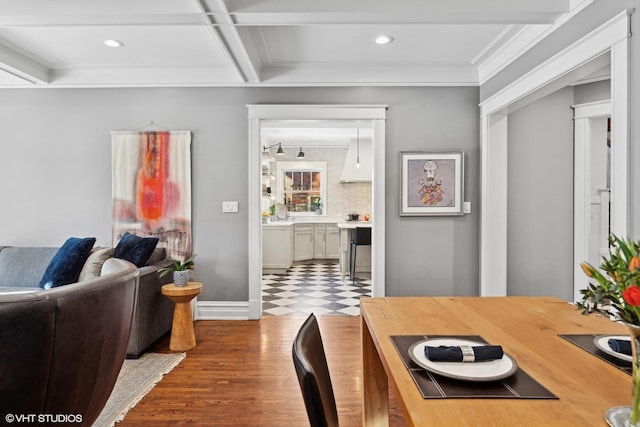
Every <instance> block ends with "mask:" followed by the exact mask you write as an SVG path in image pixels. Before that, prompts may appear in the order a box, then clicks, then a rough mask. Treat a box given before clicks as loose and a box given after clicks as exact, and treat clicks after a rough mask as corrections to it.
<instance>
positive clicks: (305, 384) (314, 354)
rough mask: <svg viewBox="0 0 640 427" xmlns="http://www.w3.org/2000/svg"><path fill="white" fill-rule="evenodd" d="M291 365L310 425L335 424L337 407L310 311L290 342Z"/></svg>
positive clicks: (318, 329)
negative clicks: (296, 375)
mask: <svg viewBox="0 0 640 427" xmlns="http://www.w3.org/2000/svg"><path fill="white" fill-rule="evenodd" d="M293 364H294V365H295V368H296V373H297V374H298V382H299V383H300V389H301V390H302V397H303V399H304V404H305V407H306V408H307V416H308V417H309V422H310V423H311V427H337V426H338V410H337V409H336V401H335V397H334V395H333V387H332V385H331V377H330V376H329V367H328V366H327V359H326V356H325V353H324V346H323V345H322V337H321V336H320V328H319V327H318V321H317V320H316V317H315V316H314V315H313V314H311V315H310V316H309V317H308V318H307V320H305V322H304V323H303V324H302V326H301V327H300V330H299V331H298V334H297V335H296V338H295V340H294V341H293Z"/></svg>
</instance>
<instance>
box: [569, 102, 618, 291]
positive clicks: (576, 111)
mask: <svg viewBox="0 0 640 427" xmlns="http://www.w3.org/2000/svg"><path fill="white" fill-rule="evenodd" d="M609 116H611V101H609V100H606V101H599V102H591V103H588V104H579V105H574V106H573V118H574V122H573V127H574V137H573V140H574V162H573V164H574V170H573V175H574V181H573V298H574V302H575V301H580V300H582V295H581V294H580V290H581V289H585V288H586V287H587V285H588V280H587V276H585V274H584V273H583V272H582V269H581V268H580V263H581V262H583V261H585V260H587V259H589V239H588V237H587V236H588V235H589V233H590V227H591V219H590V216H591V191H590V189H591V142H592V141H591V125H592V122H591V121H592V119H595V118H600V117H609Z"/></svg>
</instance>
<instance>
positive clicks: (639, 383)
mask: <svg viewBox="0 0 640 427" xmlns="http://www.w3.org/2000/svg"><path fill="white" fill-rule="evenodd" d="M625 324H626V325H627V328H628V330H629V337H630V338H631V355H632V357H631V358H632V368H633V369H632V373H631V405H629V406H616V407H614V408H611V409H609V410H608V411H607V414H606V419H607V422H608V423H609V425H610V426H613V427H640V326H636V325H631V324H628V323H625Z"/></svg>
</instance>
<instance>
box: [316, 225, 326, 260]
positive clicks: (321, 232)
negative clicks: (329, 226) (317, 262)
mask: <svg viewBox="0 0 640 427" xmlns="http://www.w3.org/2000/svg"><path fill="white" fill-rule="evenodd" d="M325 234H326V226H325V225H324V224H314V226H313V257H314V258H316V259H324V258H325V257H326V255H325V253H326V249H325V240H326V239H325Z"/></svg>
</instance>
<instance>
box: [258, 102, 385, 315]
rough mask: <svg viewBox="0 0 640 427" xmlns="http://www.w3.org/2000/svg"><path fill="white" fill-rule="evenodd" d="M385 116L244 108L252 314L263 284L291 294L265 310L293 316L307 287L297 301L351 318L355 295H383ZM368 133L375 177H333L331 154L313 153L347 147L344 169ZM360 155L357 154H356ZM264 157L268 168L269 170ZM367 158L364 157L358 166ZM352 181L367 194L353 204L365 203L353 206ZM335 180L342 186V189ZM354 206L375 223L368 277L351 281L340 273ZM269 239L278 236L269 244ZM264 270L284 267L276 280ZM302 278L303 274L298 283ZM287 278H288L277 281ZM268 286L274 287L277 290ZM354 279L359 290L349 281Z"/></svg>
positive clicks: (318, 108) (374, 111)
mask: <svg viewBox="0 0 640 427" xmlns="http://www.w3.org/2000/svg"><path fill="white" fill-rule="evenodd" d="M385 116H386V106H330V105H329V106H322V105H315V106H314V105H303V106H300V105H290V106H289V105H251V106H249V164H250V168H249V171H250V173H249V175H250V176H249V255H250V259H249V316H250V318H252V319H257V318H260V317H261V316H262V314H263V295H264V294H265V293H266V294H268V293H269V292H265V291H269V290H270V291H272V292H271V293H274V294H275V293H278V294H281V295H282V294H284V299H287V295H288V296H289V297H290V298H289V299H290V300H291V301H284V299H282V300H280V301H279V304H273V305H267V304H265V307H266V308H267V309H268V310H270V311H269V312H265V313H264V314H278V313H280V314H289V313H295V312H296V311H297V310H296V309H294V305H295V303H296V302H299V299H298V298H297V297H296V295H298V296H300V295H299V294H303V293H304V294H307V295H309V296H310V297H311V298H310V299H308V300H307V301H306V302H304V303H303V304H301V305H300V306H299V307H298V308H304V310H306V312H309V311H313V307H314V305H315V307H322V309H319V310H320V311H322V312H324V313H325V314H354V315H355V314H357V313H356V311H359V309H358V308H357V298H358V297H359V295H364V296H368V295H371V296H384V200H385V195H384V191H385V189H384V136H385V135H384V133H385ZM275 129H277V131H274V130H275ZM287 129H288V131H287ZM293 129H307V130H309V129H311V131H309V132H307V133H308V135H306V136H305V135H304V132H303V133H297V134H296V132H300V131H293ZM322 129H324V130H325V131H324V132H325V133H326V134H330V133H333V134H334V136H333V138H334V140H330V138H329V137H326V138H320V137H319V136H318V134H316V135H315V136H314V135H313V132H322ZM360 132H362V134H360ZM351 133H353V136H351V135H350V134H351ZM340 134H342V136H340ZM345 134H346V135H347V136H346V137H345ZM361 137H362V139H360V138H361ZM287 138H289V140H287ZM305 138H307V139H311V140H314V141H315V146H319V148H318V147H316V148H312V147H313V145H314V144H311V143H305V142H303V140H305ZM335 138H342V142H341V143H337V142H336V140H335ZM345 138H346V139H345ZM351 139H355V141H351ZM365 139H368V142H369V146H370V151H369V154H370V155H369V157H368V159H369V165H370V170H371V176H370V178H369V179H368V180H366V179H365V180H363V181H364V182H350V183H346V181H347V180H348V178H344V177H343V175H342V173H343V171H339V172H338V173H337V175H339V176H340V178H338V177H337V176H336V171H335V170H333V171H332V170H331V169H332V168H335V167H336V165H335V161H333V162H332V161H329V160H331V159H325V160H323V159H321V158H319V157H318V153H320V152H325V153H327V152H328V150H330V149H331V147H335V146H336V145H341V146H342V148H341V150H343V151H345V152H348V153H347V155H346V158H345V155H344V152H343V153H342V154H341V156H342V163H343V164H342V165H339V168H340V169H342V168H343V167H344V165H345V164H347V163H349V161H348V157H349V153H350V152H351V150H350V148H349V147H348V145H350V144H351V142H353V143H354V145H355V147H356V151H357V154H364V153H365V152H366V149H365V148H364V146H365V145H366V141H365ZM345 140H346V142H345ZM307 147H309V148H307ZM314 150H315V151H314ZM287 151H288V152H289V157H291V156H293V157H292V158H291V159H284V157H287V156H286V154H285V153H286V152H287ZM357 154H356V155H357ZM278 156H280V159H282V160H281V162H282V164H281V165H277V163H279V162H278V161H275V160H276V157H278ZM328 156H331V154H328ZM337 157H340V156H337ZM364 157H366V156H362V158H364ZM265 158H267V161H266V162H265V161H264V159H265ZM271 159H273V160H274V161H272V160H271ZM360 159H361V158H360V156H358V159H357V160H360ZM265 163H267V164H269V165H272V167H266V168H265V166H266V165H265ZM339 163H340V162H338V164H339ZM349 164H350V163H349ZM355 165H356V163H355V162H354V167H355ZM364 165H365V162H364V161H362V163H361V164H360V165H359V166H361V167H362V166H364ZM265 169H266V173H265ZM363 169H364V168H363ZM272 173H273V174H274V175H273V176H272ZM330 177H332V179H331V180H329V178H330ZM307 178H308V179H307ZM314 178H317V179H314ZM307 181H308V182H307ZM354 181H358V180H357V179H356V180H354ZM367 181H368V182H367ZM358 186H360V187H362V188H365V190H364V191H365V192H367V191H368V194H367V196H368V197H367V198H368V199H369V201H368V202H366V201H364V202H362V201H359V203H361V205H356V206H357V207H355V208H354V207H353V206H354V203H355V201H356V200H357V199H358V198H357V197H349V192H354V191H355V192H357V191H359V190H357V187H358ZM334 187H342V190H343V191H342V193H343V194H341V193H340V191H338V190H336V188H334ZM366 188H368V190H366ZM360 191H361V192H362V191H363V190H362V189H360ZM344 193H347V194H344ZM362 203H363V204H362ZM360 210H362V212H361V213H360V215H361V219H364V216H365V215H366V216H367V217H368V218H369V219H371V222H370V224H374V223H375V225H371V230H372V242H371V251H370V253H371V256H370V259H371V261H370V265H371V268H370V277H367V278H363V277H359V278H358V280H357V282H356V281H350V280H345V279H344V272H345V270H347V264H346V262H347V258H346V257H345V254H348V252H347V251H346V250H345V247H348V245H347V243H348V242H346V241H344V240H345V239H346V237H345V236H346V234H344V233H343V234H341V231H342V229H343V228H344V227H343V225H344V223H346V222H347V217H348V216H349V215H350V214H352V213H354V212H355V211H360ZM265 231H266V232H265ZM274 241H275V242H277V243H275V244H272V242H274ZM359 250H360V249H359ZM358 257H359V258H360V253H359V254H358ZM263 267H264V268H265V271H264V272H263ZM263 273H266V274H267V275H269V274H272V273H280V274H274V276H278V277H263V276H264V275H263ZM288 275H291V276H295V277H287V276H288ZM302 275H304V277H305V280H304V281H303V280H301V277H302ZM296 277H297V278H296ZM265 279H266V280H265ZM265 281H270V282H273V283H266V284H265V286H264V288H265V289H263V283H265ZM284 282H288V283H285V284H284V286H281V285H280V284H281V283H284ZM293 282H296V283H293ZM299 282H304V283H306V284H307V285H308V286H305V287H304V289H300V287H299V286H297V285H299V284H300V283H299ZM309 282H312V283H309ZM320 282H326V283H320ZM367 282H368V283H367ZM274 285H275V287H278V289H273V288H274ZM354 285H359V287H358V288H349V289H347V288H346V287H348V286H354ZM267 287H268V288H267ZM285 288H286V289H285ZM367 288H368V289H367ZM354 301H356V304H353V302H354ZM278 307H283V308H284V309H278ZM316 311H317V310H316ZM303 312H304V311H303ZM319 314H322V313H319Z"/></svg>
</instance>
